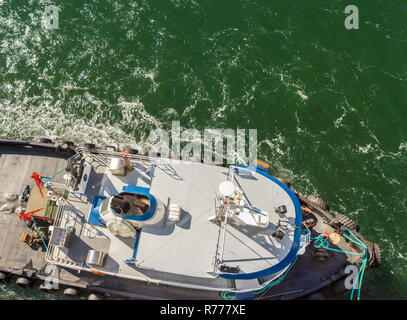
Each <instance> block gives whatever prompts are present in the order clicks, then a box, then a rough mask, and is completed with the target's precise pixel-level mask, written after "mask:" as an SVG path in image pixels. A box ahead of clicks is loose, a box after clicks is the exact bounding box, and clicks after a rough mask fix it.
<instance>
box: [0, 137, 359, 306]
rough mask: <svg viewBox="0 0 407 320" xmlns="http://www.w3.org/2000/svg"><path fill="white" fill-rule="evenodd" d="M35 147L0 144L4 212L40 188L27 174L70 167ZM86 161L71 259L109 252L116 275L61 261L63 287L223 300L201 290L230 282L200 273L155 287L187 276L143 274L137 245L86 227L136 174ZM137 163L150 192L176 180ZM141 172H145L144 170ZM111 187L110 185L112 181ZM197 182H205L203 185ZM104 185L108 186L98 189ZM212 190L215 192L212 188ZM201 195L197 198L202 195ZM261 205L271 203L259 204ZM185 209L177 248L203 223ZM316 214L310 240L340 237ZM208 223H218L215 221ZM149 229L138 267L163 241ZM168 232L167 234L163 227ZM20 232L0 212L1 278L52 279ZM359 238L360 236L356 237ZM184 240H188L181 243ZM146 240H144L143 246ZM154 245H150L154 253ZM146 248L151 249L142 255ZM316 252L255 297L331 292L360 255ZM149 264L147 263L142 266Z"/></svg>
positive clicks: (19, 225) (21, 227) (101, 158)
mask: <svg viewBox="0 0 407 320" xmlns="http://www.w3.org/2000/svg"><path fill="white" fill-rule="evenodd" d="M37 145H38V144H37V143H22V142H18V141H17V142H10V141H9V140H6V141H3V144H0V178H1V181H2V183H1V184H0V207H1V208H3V209H4V208H7V206H5V204H8V205H9V204H10V203H11V205H12V206H14V207H18V206H21V204H20V198H19V197H18V200H15V201H14V202H12V201H9V200H8V199H7V198H6V194H8V195H13V194H17V195H21V194H22V192H23V191H24V189H25V187H26V186H27V185H30V187H31V188H35V183H34V181H33V179H30V175H31V173H32V172H34V171H37V172H39V173H40V174H41V175H42V176H49V177H50V176H52V175H53V174H54V173H55V172H57V171H58V170H60V169H61V168H63V167H64V166H65V165H66V159H67V157H68V155H67V154H66V153H65V154H64V153H58V152H57V150H56V149H55V148H54V149H52V148H51V147H50V146H47V147H46V149H47V150H44V149H40V148H38V147H37ZM91 158H92V159H91ZM88 160H89V162H91V163H92V165H93V173H92V174H91V177H90V180H89V184H88V188H87V190H86V193H85V194H84V195H79V194H72V193H70V194H69V196H68V199H67V200H68V203H70V205H72V206H73V207H75V208H76V209H75V212H74V213H75V214H74V215H72V216H71V218H72V217H74V218H72V220H70V219H71V218H70V217H68V215H69V210H67V212H68V213H67V216H66V217H65V220H66V222H68V220H69V223H71V224H74V225H75V234H76V236H75V238H74V239H75V241H74V243H73V246H72V247H76V249H75V250H72V251H71V252H70V254H71V256H72V258H73V260H75V261H78V262H79V261H83V260H84V259H85V258H86V256H85V254H86V251H87V250H88V249H89V248H95V249H97V250H109V254H110V255H112V256H113V257H115V259H116V260H117V262H116V260H115V259H113V258H110V259H111V260H109V257H108V261H107V263H106V265H105V267H106V268H110V270H112V273H109V272H106V273H105V276H101V275H100V274H94V273H91V272H87V271H89V270H86V268H84V264H79V265H76V264H71V263H66V264H64V263H62V264H60V268H59V284H60V285H62V286H65V287H67V286H68V287H73V288H75V287H76V288H83V289H85V288H86V290H87V291H93V292H95V291H96V292H101V293H105V294H111V295H115V296H121V297H128V298H136V299H157V298H158V299H202V298H205V299H219V298H221V297H220V296H219V293H218V292H216V291H208V290H204V289H202V288H204V287H205V286H206V287H208V286H212V288H216V287H217V288H226V287H227V288H229V286H227V282H226V279H222V278H220V277H217V278H211V277H210V275H207V274H206V273H202V272H201V275H205V276H207V277H206V278H205V277H204V276H202V277H190V278H191V279H193V281H194V282H195V284H194V285H190V286H189V287H188V286H185V287H179V286H170V285H168V286H162V285H158V284H159V283H161V284H166V283H177V282H182V281H185V278H184V276H180V275H179V274H177V273H168V272H160V271H157V270H151V269H141V268H139V267H137V266H136V265H130V264H127V263H124V260H125V259H128V258H130V257H131V255H132V254H133V248H134V241H133V240H128V241H127V240H124V241H123V239H119V238H118V237H108V236H106V235H105V234H106V233H107V232H108V231H107V229H106V228H104V227H102V226H97V225H93V224H90V223H88V219H89V211H90V204H91V203H92V200H93V198H94V196H97V195H100V194H103V195H105V196H107V195H113V194H114V193H115V192H116V191H120V190H121V188H122V184H130V183H134V182H133V181H134V178H135V177H134V176H133V177H132V178H131V179H130V177H131V176H132V175H134V174H136V173H131V174H130V175H128V177H124V178H123V177H120V178H119V177H115V176H112V175H110V176H109V173H108V172H107V171H108V170H106V167H107V166H109V156H108V155H105V154H100V153H93V152H92V153H91V154H90V157H89V158H88ZM134 164H135V166H136V168H138V170H137V172H138V173H137V174H138V175H139V176H138V177H137V182H136V183H137V185H138V186H143V187H146V188H150V187H151V190H152V192H153V190H154V189H153V188H155V183H156V182H157V181H159V179H174V178H169V176H168V174H167V173H165V172H164V171H165V170H164V171H163V170H161V169H159V168H155V169H154V172H153V173H154V174H153V175H151V176H150V175H149V174H148V173H146V172H147V171H148V170H149V168H150V167H151V161H149V160H143V161H136V162H135V163H134ZM139 167H140V168H144V169H140V168H139ZM174 168H175V165H174ZM214 168H216V169H215V170H216V174H219V181H223V180H224V179H225V177H226V175H225V174H224V173H222V172H227V169H226V168H222V167H214ZM167 172H168V171H167ZM214 172H215V171H214ZM105 173H106V174H105ZM176 173H177V175H178V176H181V177H182V176H183V174H185V172H183V171H182V170H178V169H176ZM198 177H199V176H198ZM260 178H262V177H260ZM121 179H123V180H121ZM126 179H130V180H126ZM237 179H238V181H239V182H241V180H242V181H243V180H245V181H246V183H250V181H251V180H250V179H241V178H240V177H237ZM109 181H110V182H111V183H109ZM53 182H54V183H55V185H58V184H62V183H63V179H62V175H60V176H57V177H55V178H54V179H53ZM198 182H200V181H199V179H198ZM102 185H103V188H102V187H101V186H102ZM180 185H181V184H180ZM98 186H99V187H98ZM214 187H215V189H216V184H215V183H214ZM191 188H194V186H192V185H188V187H187V190H186V191H187V192H190V191H188V190H189V189H191ZM244 188H245V187H244ZM244 188H243V189H244ZM198 190H199V188H198ZM198 190H197V194H199V192H198ZM212 190H214V189H212ZM167 191H168V196H167V198H166V199H162V200H163V202H164V204H165V205H168V203H167V202H166V201H167V200H168V198H169V202H171V199H172V201H174V202H175V201H177V202H178V201H179V202H181V200H182V198H180V199H176V198H175V196H173V195H170V193H171V192H172V191H175V189H174V190H172V189H171V190H167ZM154 192H156V193H157V194H158V193H159V192H160V190H158V189H157V190H155V191H154ZM162 192H164V191H162ZM245 192H246V193H248V194H249V192H250V191H249V189H247V190H245ZM262 192H264V190H263V189H260V190H258V194H257V193H256V192H255V193H252V194H249V198H250V199H251V200H253V203H252V205H253V206H255V207H259V208H262V209H265V210H271V211H272V209H274V207H275V206H277V205H279V204H280V203H273V202H272V198H271V197H269V196H268V194H262ZM295 193H296V195H297V197H299V199H300V200H301V201H304V200H305V198H304V197H302V195H301V194H299V193H297V192H296V191H295ZM161 196H162V195H160V197H161ZM184 196H185V198H187V199H189V196H190V195H184ZM200 197H201V198H202V199H205V197H203V196H202V195H200ZM208 198H210V199H212V201H211V203H208V204H207V207H206V210H207V213H205V214H208V215H209V214H210V212H211V210H212V209H213V208H214V206H215V204H214V202H213V197H212V196H211V195H208ZM261 200H263V201H266V202H261ZM257 201H259V202H257ZM187 203H188V202H187ZM180 204H181V205H182V208H183V209H184V211H185V212H187V213H189V214H190V215H191V218H189V216H188V214H185V217H186V218H188V219H185V218H184V219H181V221H179V222H178V223H177V224H175V225H174V226H173V228H174V230H173V231H172V234H173V235H176V234H177V231H178V233H180V234H179V235H177V236H175V239H173V240H172V241H170V243H171V242H174V243H175V242H176V241H177V240H178V239H182V236H183V235H182V234H183V233H185V234H187V231H188V230H189V231H191V230H194V227H195V223H194V222H195V220H196V219H198V218H197V217H199V214H198V215H197V216H194V215H193V212H190V209H189V208H188V205H184V204H183V203H180ZM184 206H185V207H184ZM211 208H212V209H211ZM12 209H15V208H12ZM66 209H68V208H66ZM71 213H73V212H71ZM201 213H202V214H203V213H204V211H202V212H201ZM314 213H315V214H316V216H318V219H317V224H316V225H315V226H314V227H313V228H312V230H311V231H312V234H311V236H312V237H315V236H316V235H318V234H321V233H324V232H326V233H331V232H335V230H334V229H333V228H331V227H330V226H329V225H328V224H327V223H326V221H329V218H327V219H326V218H325V216H324V215H318V212H316V211H314ZM325 219H326V220H325ZM198 221H199V219H198ZM167 222H169V221H167ZM208 222H209V221H208ZM171 223H173V222H169V224H168V225H167V226H166V227H168V226H170V227H171ZM210 223H212V224H213V225H215V224H214V223H213V222H210ZM148 228H149V229H151V230H152V229H154V228H153V227H148ZM187 228H189V229H187ZM149 229H147V227H146V228H145V230H144V231H143V232H145V233H144V237H140V244H139V248H138V252H137V254H136V261H137V262H138V263H142V260H141V259H142V258H144V257H147V254H148V252H147V251H148V248H158V249H159V250H158V252H160V246H159V244H160V243H159V242H156V241H153V240H151V239H152V238H154V237H158V235H157V234H153V233H147V231H149ZM246 229H247V230H244V231H242V233H245V235H246V236H248V237H249V236H250V237H253V235H251V234H250V230H249V229H250V228H246ZM151 230H150V231H151ZM163 230H166V229H165V228H164V229H163ZM231 230H233V229H232V228H231V225H229V226H228V229H227V234H226V237H227V239H229V241H231V239H232V238H233V236H232V232H231ZM22 232H29V229H28V228H27V226H26V223H25V222H24V221H20V219H19V217H18V214H16V213H13V211H12V210H11V211H10V213H7V212H6V211H4V210H3V211H2V212H0V272H3V273H6V274H14V275H18V276H24V277H26V278H31V279H37V280H40V281H44V280H45V278H46V277H47V276H48V273H47V272H46V270H47V265H48V264H49V262H47V261H46V260H45V256H46V250H45V248H44V247H43V246H41V245H40V246H38V247H30V246H29V245H27V244H25V243H23V242H21V241H20V239H19V238H20V235H21V233H22ZM239 236H242V235H239ZM267 236H268V235H267ZM358 236H360V235H359V234H358ZM98 237H99V238H98ZM263 237H265V239H266V235H263ZM177 238H178V239H177ZM205 239H206V237H202V239H201V241H199V243H198V244H199V246H198V249H197V252H198V253H199V252H200V251H204V250H206V249H205V248H204V245H203V242H202V241H203V240H205ZM184 240H188V239H187V238H184ZM126 241H127V242H126ZM143 241H144V242H145V243H144V245H143ZM257 241H258V242H259V243H262V244H263V245H265V243H263V240H261V239H260V238H258V239H257ZM149 242H150V243H151V247H149V244H148V243H149ZM253 243H256V241H254V242H253ZM253 243H252V244H253ZM226 244H227V245H228V244H229V242H226ZM245 244H246V243H244V244H243V243H241V246H242V247H243V246H245ZM48 245H49V244H48ZM209 247H210V246H208V248H209ZM143 248H144V249H143ZM174 248H175V246H174ZM180 248H182V241H180V242H179V246H178V247H177V250H180ZM336 248H338V249H340V250H343V251H344V252H355V248H354V246H352V245H351V244H350V243H348V242H346V241H344V240H343V239H341V241H340V242H339V243H338V244H337V245H336ZM50 249H51V251H55V252H56V250H55V248H54V249H52V246H50ZM215 249H216V247H215V248H214V249H213V251H211V254H213V253H214V251H215ZM240 249H241V248H240ZM143 250H147V251H145V252H143ZM211 250H212V248H211ZM166 251H168V250H162V251H161V252H160V254H157V256H159V255H160V256H161V254H164V253H165V252H166ZM209 251H210V250H208V251H207V252H206V253H205V252H204V254H205V255H206V256H209ZM313 251H314V250H313V248H312V246H308V247H307V248H306V250H305V253H304V254H303V255H301V256H299V257H298V259H297V261H296V262H295V265H293V267H292V268H291V269H290V272H289V273H288V274H287V276H286V277H285V279H284V281H283V282H282V283H281V284H279V285H278V286H275V287H271V288H269V289H268V290H267V291H265V292H263V293H262V294H261V295H259V296H257V298H258V299H296V298H300V297H304V296H306V295H309V294H311V293H313V292H316V291H318V290H320V289H321V288H325V287H327V286H328V285H330V284H332V283H334V282H335V281H338V280H339V279H342V278H344V277H345V276H346V274H345V273H344V268H345V266H346V265H347V264H353V263H356V262H357V261H358V260H359V256H357V255H350V254H346V253H339V252H336V253H335V254H333V255H332V256H330V258H329V259H328V260H327V261H326V260H325V261H322V260H318V259H315V258H314V257H313ZM158 252H157V253H158ZM233 253H234V252H233V250H230V248H228V247H227V246H226V247H225V253H224V260H225V261H227V262H228V263H230V265H233V263H234V261H230V260H239V259H241V258H240V257H239V258H236V257H234V256H233ZM178 254H179V251H175V250H174V251H173V252H172V254H169V256H171V257H178V256H177V255H178ZM61 257H62V256H61ZM65 258H68V257H67V255H65ZM253 259H255V258H253ZM68 260H69V258H68V259H67V262H68ZM144 260H145V259H144ZM266 260H267V259H266ZM266 260H264V261H261V262H260V263H261V265H256V267H259V268H260V266H261V267H262V268H263V267H264V266H265V265H266V264H268V262H266ZM61 261H62V260H61ZM252 261H255V263H258V261H256V260H252ZM237 263H239V264H240V265H241V266H244V264H242V263H241V261H239V262H237ZM147 264H148V259H147V262H146V263H145V265H147ZM175 265H176V264H174V266H175ZM249 265H253V264H247V265H246V266H249ZM161 267H164V265H162V266H161ZM174 268H175V267H174ZM75 269H76V270H75ZM120 269H121V270H122V272H123V273H125V274H129V275H132V278H124V277H117V276H116V275H117V272H120ZM283 271H284V270H283ZM182 272H186V269H183V270H182ZM193 272H196V271H193ZM246 272H250V270H249V269H247V271H246ZM111 275H112V276H111ZM271 278H273V277H272V276H269V277H261V278H259V279H258V280H257V279H253V280H244V281H240V280H236V287H237V290H244V289H245V288H246V289H250V288H253V287H255V286H258V285H259V283H260V282H262V283H264V281H269V280H270V279H271ZM140 280H141V281H140ZM260 280H262V281H260ZM196 289H198V290H196ZM229 289H230V288H229Z"/></svg>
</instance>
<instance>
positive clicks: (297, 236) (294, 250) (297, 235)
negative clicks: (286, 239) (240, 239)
mask: <svg viewBox="0 0 407 320" xmlns="http://www.w3.org/2000/svg"><path fill="white" fill-rule="evenodd" d="M236 167H240V168H244V169H248V170H251V171H254V172H257V173H258V174H261V175H262V176H264V177H266V178H268V179H270V180H271V181H273V182H275V183H276V184H277V185H279V186H280V187H281V188H282V189H283V190H284V191H285V192H286V193H287V194H288V195H289V196H290V198H291V201H292V202H293V203H294V208H295V225H296V226H297V230H295V231H294V241H293V245H292V246H291V249H290V252H289V253H288V254H287V255H286V257H285V258H284V259H283V260H281V261H280V262H279V263H277V264H276V265H274V266H272V267H270V268H267V269H264V270H260V271H256V272H251V273H238V274H230V273H221V274H220V276H221V277H222V278H224V279H241V280H248V279H257V278H261V277H266V276H269V275H272V274H275V273H277V272H279V271H281V270H283V269H285V268H286V267H287V266H288V265H290V264H291V263H292V262H293V261H294V259H295V257H296V256H297V254H298V250H299V247H300V240H301V224H302V210H301V204H300V202H299V201H298V199H297V197H296V196H295V194H294V193H293V192H292V191H291V190H290V189H289V188H288V187H287V186H286V185H285V184H283V183H282V182H280V181H279V180H277V179H276V178H274V177H273V176H271V175H269V174H267V173H266V172H263V171H261V170H259V169H255V168H252V167H248V166H244V165H236Z"/></svg>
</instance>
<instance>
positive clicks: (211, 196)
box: [50, 154, 296, 290]
mask: <svg viewBox="0 0 407 320" xmlns="http://www.w3.org/2000/svg"><path fill="white" fill-rule="evenodd" d="M92 158H93V161H92V160H90V159H89V163H91V164H92V165H93V168H94V172H93V173H92V174H91V176H90V179H89V183H88V187H87V191H86V192H85V194H83V195H77V194H70V195H69V197H68V199H67V203H68V204H69V205H68V206H66V208H65V212H64V214H63V215H62V216H61V221H60V223H59V226H60V227H63V228H67V227H69V226H72V227H73V228H74V230H75V237H74V239H73V240H72V244H71V247H70V248H69V250H68V251H66V250H63V249H59V248H52V246H51V252H52V255H51V256H50V261H53V262H56V263H57V264H59V263H61V264H62V265H68V266H69V265H70V266H71V267H74V268H78V269H82V268H83V267H84V266H85V267H86V255H87V252H88V251H89V250H90V249H93V250H98V251H103V252H105V253H108V256H107V260H106V264H105V266H104V267H103V268H100V270H99V269H98V270H99V271H102V272H108V273H111V274H114V275H116V276H121V277H128V278H138V279H140V278H143V279H148V280H149V281H154V280H165V279H169V278H171V279H173V280H174V281H180V282H182V283H183V284H189V285H203V286H205V287H208V289H209V288H212V289H222V290H223V289H227V283H226V281H225V279H222V278H220V277H219V273H216V272H215V271H216V270H215V268H214V265H213V263H214V259H215V255H216V254H217V253H218V256H219V255H222V256H223V261H224V262H225V263H227V264H229V265H231V266H234V265H238V266H239V268H240V269H241V270H242V271H243V273H252V272H258V271H262V270H264V269H267V268H270V267H272V266H275V265H276V264H278V263H279V262H280V261H281V260H283V259H284V258H285V257H286V256H287V255H288V253H289V252H290V250H291V248H292V244H293V238H294V232H293V230H291V231H290V232H288V233H287V235H286V236H285V237H284V238H283V239H282V240H277V239H276V238H274V237H273V236H272V234H273V233H274V232H275V231H276V230H275V227H274V226H275V225H276V224H277V222H278V214H277V213H275V212H274V211H275V208H277V207H278V206H280V205H286V207H287V213H286V218H287V220H288V221H289V222H290V223H291V224H292V225H295V215H296V212H295V207H294V203H293V202H292V200H291V199H290V197H289V195H288V194H287V193H286V192H285V191H284V190H283V189H282V188H281V186H279V185H278V184H277V183H275V182H273V181H271V180H270V179H268V178H267V177H265V176H263V175H261V174H258V173H257V172H255V171H251V170H249V169H245V168H239V171H240V174H237V175H235V177H236V183H237V184H238V185H239V186H240V188H241V189H242V190H243V191H244V192H245V195H246V197H247V199H250V200H249V201H250V204H251V206H252V207H255V208H259V209H260V208H261V209H262V210H265V211H267V212H269V213H270V214H271V215H270V222H271V223H270V224H269V227H268V228H265V229H261V228H258V227H250V226H248V227H241V226H236V225H234V224H232V223H231V224H229V225H228V226H227V230H226V236H225V246H224V248H223V247H222V248H220V247H219V246H218V242H219V240H220V239H219V238H220V237H221V235H220V227H219V225H218V224H215V223H214V222H213V221H209V220H208V218H209V217H211V216H213V215H214V214H215V196H216V192H217V188H218V186H219V184H220V183H221V182H223V181H225V180H226V178H227V175H228V168H225V167H220V166H209V165H205V164H201V163H193V162H189V163H186V162H185V161H177V160H174V161H170V160H165V159H158V160H157V161H155V162H154V163H152V162H145V161H141V160H132V164H133V166H134V168H135V170H133V171H131V172H128V173H127V175H126V176H124V177H121V176H114V175H112V173H111V172H110V171H109V169H108V167H107V166H106V165H107V164H108V163H109V162H110V159H111V157H109V156H106V155H103V154H94V155H92ZM170 162H171V163H170ZM128 185H132V186H138V187H145V188H149V189H150V192H151V194H154V196H156V197H157V198H159V199H161V200H162V201H163V202H164V203H165V205H166V207H167V209H168V206H169V205H170V204H172V203H176V204H180V205H181V208H182V212H181V217H182V219H181V220H180V221H179V222H172V221H170V220H168V219H164V221H162V222H160V223H159V224H158V225H154V226H147V227H144V228H143V229H142V230H141V232H140V237H139V239H138V240H135V239H132V238H123V237H120V236H113V235H112V234H111V233H110V232H109V231H108V230H107V229H106V228H105V227H104V226H100V225H92V224H90V223H87V221H89V213H90V211H91V207H92V201H93V199H94V197H95V196H97V197H110V196H112V195H114V194H117V193H119V192H121V191H122V190H123V187H126V186H128ZM167 211H168V210H167ZM167 214H168V212H167ZM135 241H137V242H138V246H137V248H136V249H135ZM221 241H222V240H221ZM220 251H222V252H220ZM133 254H134V255H135V260H136V261H135V264H133V263H131V264H129V263H126V262H125V261H126V260H127V259H129V258H131V257H132V256H133ZM286 266H287V265H286ZM286 266H284V267H286ZM282 269H283V268H281V269H280V270H277V271H276V273H277V272H278V271H281V270H282ZM237 285H238V287H239V288H241V289H248V288H252V289H256V288H258V287H259V283H258V282H257V281H256V280H255V281H248V280H245V281H238V284H237Z"/></svg>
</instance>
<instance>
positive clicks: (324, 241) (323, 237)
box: [307, 228, 369, 300]
mask: <svg viewBox="0 0 407 320" xmlns="http://www.w3.org/2000/svg"><path fill="white" fill-rule="evenodd" d="M307 229H308V228H307ZM346 231H347V232H348V233H349V235H350V236H352V237H353V239H352V238H350V237H349V236H348V235H347V234H345V233H342V236H343V237H344V238H346V239H348V240H349V241H351V242H353V243H354V244H356V245H358V246H360V247H362V248H363V249H364V253H357V252H349V251H344V250H339V249H334V248H331V247H329V244H328V238H329V236H328V235H327V234H326V233H321V234H320V235H318V236H317V237H315V238H311V240H315V241H314V247H315V248H321V247H322V248H324V249H326V250H331V251H336V252H341V253H346V254H353V255H357V256H361V257H363V260H362V265H361V266H360V269H359V272H358V275H357V276H356V279H355V280H354V283H353V286H352V291H351V295H350V300H353V294H354V291H355V288H356V284H359V285H358V297H357V300H360V292H361V289H362V280H363V275H364V272H365V269H366V264H367V260H368V258H369V252H368V249H367V246H366V245H365V244H364V243H363V242H362V241H361V240H360V239H359V238H358V237H357V236H355V235H354V234H353V233H352V231H350V230H349V229H348V228H346ZM308 232H310V230H309V229H308ZM358 280H359V282H358Z"/></svg>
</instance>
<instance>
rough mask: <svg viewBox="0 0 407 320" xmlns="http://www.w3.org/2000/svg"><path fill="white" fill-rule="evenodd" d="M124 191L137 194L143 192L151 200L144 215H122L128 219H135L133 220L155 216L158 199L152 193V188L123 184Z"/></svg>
mask: <svg viewBox="0 0 407 320" xmlns="http://www.w3.org/2000/svg"><path fill="white" fill-rule="evenodd" d="M123 191H125V192H130V193H136V194H142V195H145V196H146V197H148V199H149V200H150V207H149V208H148V210H147V212H146V213H145V214H143V215H142V216H132V215H122V216H121V217H122V218H123V219H126V220H133V221H147V220H149V219H151V218H152V217H154V215H155V210H156V207H157V200H156V199H155V197H154V196H153V195H152V194H151V193H150V190H149V189H148V188H143V187H138V186H132V185H128V186H123Z"/></svg>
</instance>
